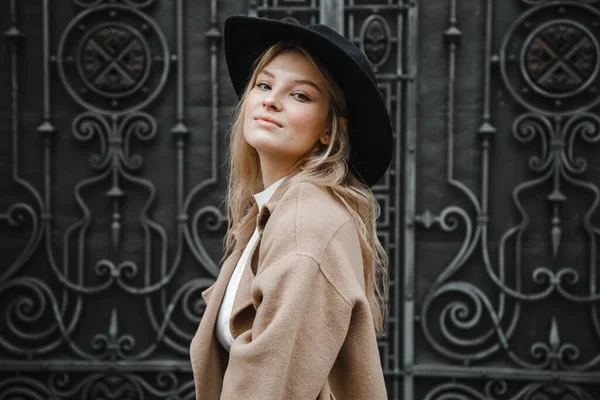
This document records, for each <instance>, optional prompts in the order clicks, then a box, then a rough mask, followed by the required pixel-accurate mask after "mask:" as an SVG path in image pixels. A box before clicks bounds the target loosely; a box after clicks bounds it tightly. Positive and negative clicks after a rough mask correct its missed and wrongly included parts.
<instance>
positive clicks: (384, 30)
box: [359, 15, 392, 68]
mask: <svg viewBox="0 0 600 400" xmlns="http://www.w3.org/2000/svg"><path fill="white" fill-rule="evenodd" d="M359 42H360V49H361V50H362V51H363V53H365V55H366V56H367V58H368V59H369V61H370V62H371V64H373V66H374V67H375V68H379V67H381V66H382V65H383V64H385V62H386V61H387V59H388V57H389V55H390V51H391V49H392V34H391V31H390V27H389V25H388V23H387V21H386V20H385V19H384V18H383V17H382V16H381V15H371V16H369V17H368V18H367V19H366V20H365V22H364V23H363V25H362V27H361V29H360V36H359Z"/></svg>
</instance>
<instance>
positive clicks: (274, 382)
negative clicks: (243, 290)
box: [221, 254, 352, 400]
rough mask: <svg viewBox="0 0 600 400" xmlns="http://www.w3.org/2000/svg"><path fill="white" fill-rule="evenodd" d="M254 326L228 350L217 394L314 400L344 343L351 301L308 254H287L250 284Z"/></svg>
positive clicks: (248, 399)
mask: <svg viewBox="0 0 600 400" xmlns="http://www.w3.org/2000/svg"><path fill="white" fill-rule="evenodd" d="M252 298H253V301H254V304H255V307H256V316H255V319H254V322H253V325H252V329H250V330H248V331H246V332H244V333H242V334H241V335H239V336H238V337H237V338H236V340H235V341H234V343H233V345H232V347H231V349H230V358H229V365H228V368H227V372H226V373H225V377H224V381H223V392H222V395H221V399H228V400H229V399H243V400H253V399H256V400H270V399H315V398H317V396H318V394H319V392H320V390H321V389H322V388H323V386H324V385H325V382H326V380H327V376H328V375H329V372H330V370H331V368H332V366H333V364H334V362H335V360H336V358H337V355H338V353H339V351H340V348H341V347H342V344H343V342H344V339H345V337H346V333H347V331H348V327H349V324H350V318H351V314H352V306H351V305H350V303H349V302H348V301H347V300H346V299H345V298H344V297H342V295H341V294H340V293H338V292H337V290H336V289H335V288H334V287H333V286H332V285H331V283H330V282H329V281H328V280H327V278H326V276H325V275H324V274H323V273H322V272H321V270H320V268H319V265H318V264H317V263H316V261H315V260H313V259H312V258H311V257H308V256H305V255H297V254H294V255H290V256H287V257H285V258H284V259H282V260H280V261H279V262H278V263H277V264H276V265H271V266H269V268H267V269H266V270H264V271H262V272H261V273H260V274H259V275H258V276H257V277H256V278H255V279H254V282H253V284H252Z"/></svg>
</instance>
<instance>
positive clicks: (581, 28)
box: [499, 1, 600, 115]
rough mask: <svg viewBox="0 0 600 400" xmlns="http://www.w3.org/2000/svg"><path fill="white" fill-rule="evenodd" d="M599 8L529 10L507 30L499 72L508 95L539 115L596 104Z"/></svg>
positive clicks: (599, 95)
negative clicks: (597, 22)
mask: <svg viewBox="0 0 600 400" xmlns="http://www.w3.org/2000/svg"><path fill="white" fill-rule="evenodd" d="M599 19H600V11H599V10H598V9H596V8H594V7H591V6H589V5H587V4H583V3H581V2H574V1H567V2H561V3H560V4H558V3H556V2H551V3H548V4H544V5H540V6H539V7H535V8H532V9H530V10H528V11H527V12H525V13H524V14H523V15H521V16H520V17H519V18H518V19H517V20H516V21H515V22H514V23H513V25H512V26H511V27H510V28H509V29H508V31H507V33H506V35H505V36H504V39H503V41H502V45H501V47H500V57H499V59H500V73H501V76H502V80H503V81H504V84H505V86H506V88H507V90H508V91H509V93H510V94H511V96H512V97H513V98H514V99H515V101H517V102H518V103H519V104H521V105H522V106H523V107H525V108H527V109H529V110H531V111H534V112H537V113H540V114H543V115H569V114H574V113H578V112H582V111H586V110H589V109H591V108H593V107H594V106H596V105H598V104H599V103H600V90H599V89H600V78H599V76H600V65H599V61H600V43H599V42H598V39H597V38H596V36H597V34H596V33H595V32H597V29H598V27H597V26H595V25H596V21H598V20H599Z"/></svg>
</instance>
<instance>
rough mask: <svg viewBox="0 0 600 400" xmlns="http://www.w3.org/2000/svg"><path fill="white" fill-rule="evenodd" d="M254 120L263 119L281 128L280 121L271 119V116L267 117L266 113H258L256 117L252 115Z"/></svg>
mask: <svg viewBox="0 0 600 400" xmlns="http://www.w3.org/2000/svg"><path fill="white" fill-rule="evenodd" d="M254 120H256V121H265V122H268V123H271V124H274V125H276V126H278V127H279V128H281V123H279V121H277V120H276V119H273V118H271V117H268V116H266V115H258V116H256V117H254Z"/></svg>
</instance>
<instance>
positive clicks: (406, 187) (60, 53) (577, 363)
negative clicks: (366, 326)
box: [0, 0, 600, 400]
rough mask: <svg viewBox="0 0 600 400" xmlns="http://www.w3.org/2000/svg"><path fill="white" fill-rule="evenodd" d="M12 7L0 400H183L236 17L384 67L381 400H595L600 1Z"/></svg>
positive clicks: (208, 261)
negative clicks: (225, 29)
mask: <svg viewBox="0 0 600 400" xmlns="http://www.w3.org/2000/svg"><path fill="white" fill-rule="evenodd" d="M59 3H60V4H59ZM0 7H1V8H0V10H1V12H0V31H1V32H2V33H3V34H4V35H3V37H2V39H1V40H2V42H3V44H4V46H3V48H2V53H1V54H2V55H1V56H0V82H1V87H2V89H3V90H2V91H0V93H1V95H0V132H2V133H4V134H3V135H0V173H1V174H0V190H1V192H0V235H1V236H0V239H1V240H0V251H1V253H2V264H1V265H2V267H1V268H0V310H2V322H1V323H0V371H1V376H0V399H11V398H32V399H38V398H54V399H59V398H60V399H63V398H64V399H67V398H69V399H70V398H73V399H81V398H85V399H88V398H89V399H96V398H111V399H145V398H171V399H190V398H194V393H193V382H192V379H191V369H190V365H189V358H188V345H189V341H190V340H191V337H192V334H193V332H194V331H195V329H196V327H197V324H198V322H199V320H200V318H201V317H202V313H203V306H204V303H203V301H202V299H201V297H200V293H201V291H202V290H204V288H206V287H208V286H209V285H210V284H211V283H212V282H213V280H214V278H215V277H216V275H217V274H218V264H217V262H216V260H218V259H219V257H220V249H221V238H222V236H223V233H224V222H225V216H224V214H223V209H222V206H221V202H222V195H223V192H224V182H223V172H222V170H221V165H222V164H223V161H224V139H223V137H224V134H225V131H226V129H227V127H228V123H229V113H228V112H229V107H230V106H231V105H233V104H234V102H235V97H234V93H233V90H231V87H230V83H229V80H228V78H227V73H226V69H225V66H224V63H223V58H222V57H223V55H222V47H221V28H222V21H223V19H224V18H225V17H226V16H227V15H230V14H236V13H237V14H250V15H255V16H261V17H267V18H278V19H284V20H287V21H290V22H294V23H299V24H308V23H315V22H323V23H327V24H328V25H330V26H332V27H334V28H335V29H337V30H339V31H340V32H344V34H345V35H346V36H347V37H349V38H351V39H352V40H354V42H355V43H356V45H357V46H359V47H360V48H361V49H362V50H363V51H364V52H365V53H366V54H367V56H368V58H369V59H370V60H371V62H372V64H373V67H374V68H375V70H376V75H377V78H378V81H379V87H380V90H381V92H382V94H383V95H384V97H385V99H386V101H387V104H388V109H389V111H390V113H391V115H392V118H393V121H394V126H395V135H396V149H395V150H396V151H395V158H394V160H393V164H392V166H391V168H390V170H389V172H388V174H387V175H386V176H385V177H384V178H383V179H382V181H381V182H380V183H379V184H378V185H377V186H376V187H375V189H374V190H375V194H376V196H377V199H378V200H379V201H380V203H381V206H382V213H381V216H380V219H379V235H380V238H381V240H382V242H383V243H384V245H385V247H386V249H387V250H388V252H389V254H390V262H391V263H390V268H391V270H390V274H391V279H392V285H391V303H390V306H391V312H390V317H389V319H388V325H387V333H386V334H385V336H384V337H382V338H381V340H380V353H381V360H382V364H383V366H384V371H385V374H386V380H387V383H388V391H389V394H390V398H393V399H406V400H409V399H427V400H442V399H469V400H470V399H497V400H501V399H502V400H507V399H511V400H513V399H514V400H521V399H522V400H550V399H552V400H554V399H561V400H567V399H578V400H583V399H596V398H600V395H597V392H598V389H599V388H598V387H599V386H600V385H598V383H597V382H600V373H599V372H598V365H599V364H600V352H599V349H600V345H599V343H598V341H599V339H600V315H599V313H598V309H597V304H598V300H599V297H600V295H599V294H598V293H597V288H596V287H597V283H598V277H597V271H598V268H597V265H596V264H597V254H596V253H597V250H596V249H597V245H596V235H597V233H599V232H600V231H599V230H598V228H597V225H596V219H597V216H596V208H597V206H598V202H599V197H600V191H598V188H597V183H596V177H595V174H594V172H595V171H597V170H598V168H600V162H599V161H598V160H596V159H595V158H594V157H593V151H594V148H593V147H594V145H595V144H596V143H597V142H598V141H599V140H600V118H599V117H598V116H597V115H596V114H595V113H594V112H597V109H598V107H597V104H598V101H600V93H598V90H599V89H600V85H599V77H598V73H599V67H598V66H599V65H600V64H599V62H598V61H599V59H598V58H599V55H600V45H599V44H598V36H599V33H598V32H599V31H600V28H599V25H600V18H599V17H600V12H599V10H598V1H597V0H581V1H545V0H506V1H493V0H462V1H457V0H448V1H444V2H441V1H425V0H421V1H416V0H343V1H342V0H339V1H338V0H260V1H250V2H248V3H246V2H237V1H235V0H219V1H217V0H211V1H202V2H200V1H198V2H197V1H192V0H187V1H186V0H171V1H165V0H116V1H108V0H71V1H66V0H65V1H61V2H58V1H54V2H51V1H50V0H26V1H20V0H19V1H17V0H8V1H4V2H3V4H2V6H0Z"/></svg>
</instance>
